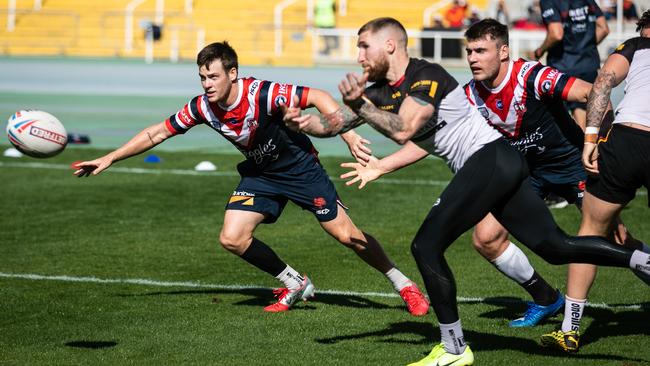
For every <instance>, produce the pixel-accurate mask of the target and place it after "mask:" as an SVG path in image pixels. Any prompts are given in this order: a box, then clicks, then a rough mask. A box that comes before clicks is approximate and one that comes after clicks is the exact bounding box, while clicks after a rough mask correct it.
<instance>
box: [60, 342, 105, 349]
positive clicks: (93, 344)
mask: <svg viewBox="0 0 650 366" xmlns="http://www.w3.org/2000/svg"><path fill="white" fill-rule="evenodd" d="M64 345H65V346H68V347H74V348H90V349H100V348H111V347H115V346H117V342H115V341H70V342H65V343H64Z"/></svg>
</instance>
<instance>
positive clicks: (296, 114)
mask: <svg viewBox="0 0 650 366" xmlns="http://www.w3.org/2000/svg"><path fill="white" fill-rule="evenodd" d="M291 104H292V107H290V106H288V105H287V104H286V103H282V104H280V111H281V112H282V121H283V122H284V124H285V126H287V128H289V129H290V130H292V131H295V132H300V131H301V130H302V129H303V128H304V127H305V126H306V125H307V124H308V123H309V118H310V117H311V116H310V115H305V116H303V115H302V111H301V110H300V99H298V96H297V95H294V96H293V103H291Z"/></svg>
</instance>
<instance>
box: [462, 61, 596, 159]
mask: <svg viewBox="0 0 650 366" xmlns="http://www.w3.org/2000/svg"><path fill="white" fill-rule="evenodd" d="M574 81H575V78H574V77H571V76H568V75H566V74H563V73H561V72H559V71H558V70H557V69H554V68H552V67H549V66H544V65H542V64H540V63H539V62H536V61H526V60H524V59H519V60H517V61H512V60H511V61H510V65H509V67H508V74H507V75H506V77H505V79H504V80H503V81H502V82H501V84H500V85H498V86H497V87H496V88H489V87H487V86H485V85H484V84H483V83H482V82H477V81H475V80H471V81H470V82H469V83H468V84H466V85H465V93H466V94H467V98H468V99H469V101H470V103H471V104H473V105H474V106H476V107H477V108H478V110H479V112H480V113H481V115H482V116H483V118H485V120H486V121H487V123H488V124H490V125H491V126H493V127H495V128H496V129H497V130H498V131H499V132H501V134H502V135H504V136H505V137H506V138H507V139H508V140H509V141H510V143H511V144H512V145H513V146H515V147H517V148H518V149H519V150H520V151H521V152H522V153H523V154H524V155H525V156H526V158H527V160H528V163H529V164H530V165H531V169H532V168H534V167H536V166H538V165H539V164H545V163H553V162H557V161H559V160H561V159H563V158H565V157H567V156H569V155H571V154H573V155H574V156H576V154H577V155H578V156H579V148H578V146H580V147H581V145H582V141H583V135H582V130H580V128H579V127H578V126H577V125H576V123H575V122H574V120H573V119H572V118H571V116H570V115H569V112H568V111H567V109H566V107H565V106H564V104H563V101H564V100H566V99H567V95H568V93H569V90H570V89H571V86H572V85H573V83H574Z"/></svg>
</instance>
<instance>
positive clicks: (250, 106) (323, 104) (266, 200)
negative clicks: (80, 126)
mask: <svg viewBox="0 0 650 366" xmlns="http://www.w3.org/2000/svg"><path fill="white" fill-rule="evenodd" d="M196 61H197V65H198V67H199V76H200V78H201V85H202V87H203V89H204V91H205V93H204V94H202V95H199V96H197V97H194V98H193V99H192V100H191V101H190V102H189V103H187V104H186V105H185V106H184V107H183V108H181V109H180V110H179V111H178V112H177V113H175V114H173V115H172V116H170V117H169V118H167V119H166V120H165V121H164V122H161V123H158V124H155V125H153V126H150V127H148V128H145V129H144V130H142V131H141V132H140V133H138V134H137V135H136V136H135V137H133V138H132V139H131V140H130V141H129V142H127V143H126V144H125V145H123V146H122V147H120V148H118V149H117V150H115V151H113V152H111V153H109V154H107V155H105V156H103V157H100V158H98V159H95V160H91V161H85V162H81V163H79V164H77V167H78V170H76V171H75V172H74V174H75V175H77V176H79V177H82V176H89V175H97V174H99V173H100V172H102V171H104V170H106V169H107V168H108V167H110V166H111V165H112V164H113V163H115V162H117V161H120V160H123V159H126V158H128V157H131V156H133V155H136V154H139V153H142V152H143V151H146V150H148V149H151V148H153V147H154V146H156V145H158V144H160V143H162V142H163V141H165V140H166V139H168V138H170V137H173V136H176V135H179V134H183V133H185V132H186V131H187V130H189V129H190V128H192V127H194V126H196V125H199V124H206V125H208V126H209V127H211V128H212V129H214V130H215V131H216V132H218V133H220V134H221V135H222V136H223V137H225V138H226V139H227V140H228V141H230V142H231V143H232V144H233V145H234V146H235V147H236V148H237V149H239V151H240V152H241V153H242V154H243V155H244V156H245V157H246V160H245V161H243V162H242V163H240V164H239V165H238V166H237V169H238V171H239V173H240V175H241V181H240V182H239V185H238V186H237V187H236V188H235V190H234V191H233V193H232V195H231V197H230V199H229V200H228V203H227V204H226V211H225V217H224V223H223V228H222V229H221V234H220V237H219V240H220V242H221V245H222V246H223V247H224V248H225V249H226V250H228V251H230V252H232V253H234V254H236V255H238V256H240V257H241V258H242V259H244V260H245V261H247V262H249V263H250V264H252V265H253V266H255V267H257V268H258V269H260V270H262V271H264V272H266V273H268V274H270V275H272V276H274V277H275V278H277V279H278V280H280V281H281V282H282V283H283V284H284V285H285V286H286V287H285V288H282V289H279V290H278V291H276V295H277V297H278V301H277V302H276V303H274V304H271V305H269V306H267V307H265V308H264V310H265V311H267V312H282V311H287V310H289V308H290V307H291V306H292V305H293V304H294V303H295V302H296V301H297V300H298V299H303V300H306V299H307V298H309V297H311V296H313V294H314V286H313V284H312V281H311V280H310V279H309V278H308V277H307V276H305V275H302V274H300V273H299V272H298V271H296V270H295V269H293V268H292V267H291V266H289V265H287V264H286V263H285V262H283V261H282V260H281V259H280V258H279V257H278V256H277V255H276V253H275V252H274V251H273V250H272V249H271V248H270V247H269V246H268V245H266V244H265V243H264V242H262V241H261V240H259V239H257V238H255V237H254V236H253V235H254V232H255V229H256V228H257V226H258V225H259V224H261V223H273V222H275V221H276V220H277V219H278V217H279V216H280V214H281V213H282V210H283V209H284V207H285V205H286V204H287V201H291V202H294V203H295V204H297V205H298V206H300V207H302V208H303V209H304V210H308V211H310V212H311V213H312V214H313V215H314V216H315V217H316V219H317V220H318V221H319V223H320V225H321V227H322V228H323V229H324V230H325V231H326V232H327V233H328V234H330V235H331V236H332V237H334V238H335V239H336V240H338V241H339V242H340V243H341V244H343V245H345V246H347V247H348V248H350V249H352V250H354V252H355V253H356V254H357V255H358V256H359V257H360V258H361V259H362V260H363V261H365V262H366V263H367V264H369V265H370V266H372V267H373V268H375V269H377V270H378V271H380V272H381V273H383V274H384V275H385V276H386V277H387V278H388V280H389V281H390V282H391V283H392V285H393V287H394V288H395V290H396V291H397V292H398V293H399V294H400V296H401V297H402V299H403V300H404V301H405V303H406V305H407V308H408V310H409V312H410V313H411V314H413V315H416V316H420V315H424V314H426V313H427V311H428V308H429V304H428V302H427V300H426V298H425V297H424V295H423V294H422V293H421V292H420V290H419V289H418V288H417V286H416V285H415V283H413V282H412V281H411V280H409V279H408V278H407V277H406V276H405V275H404V274H403V273H402V272H401V271H400V270H399V269H397V268H396V267H395V266H394V265H393V263H392V262H391V261H390V260H389V258H388V257H387V256H386V254H385V253H384V251H383V249H382V247H381V246H380V244H379V243H378V242H377V240H375V238H373V237H372V236H371V235H369V234H367V233H364V232H362V231H361V230H359V229H358V228H357V227H356V226H355V225H354V223H353V222H352V220H351V219H350V217H349V216H348V215H347V213H346V210H345V206H343V204H342V203H341V201H340V200H339V197H338V194H337V193H336V189H335V188H334V185H333V184H332V182H331V181H330V179H329V177H328V176H327V174H326V172H325V170H324V169H323V167H322V166H321V164H320V162H319V160H318V152H317V151H316V149H315V148H314V146H313V145H312V143H311V141H310V140H309V138H308V137H307V136H305V135H303V134H298V133H295V132H293V131H290V130H288V129H287V128H286V126H285V124H284V123H283V109H284V108H286V106H285V104H286V103H288V102H289V103H290V102H291V101H292V100H293V98H292V97H293V96H295V97H296V100H297V102H296V105H295V107H296V108H308V107H311V106H315V107H316V108H317V109H318V110H319V111H320V112H321V113H324V114H328V113H331V112H333V111H335V110H337V109H338V108H339V105H338V103H336V101H334V99H333V98H332V97H331V96H330V95H329V94H328V93H326V92H324V91H322V90H318V89H310V88H307V87H303V86H296V85H290V84H282V83H275V82H269V81H264V80H258V79H254V78H239V77H238V62H237V54H236V53H235V50H234V49H233V48H232V47H231V46H230V45H229V44H228V43H227V42H221V43H212V44H210V45H208V46H206V47H205V48H203V50H201V52H199V54H198V56H197V60H196ZM357 138H358V136H353V135H351V136H348V137H346V140H347V141H352V142H348V143H349V144H350V143H354V141H355V140H357ZM351 149H353V147H352V146H351ZM341 208H343V209H341Z"/></svg>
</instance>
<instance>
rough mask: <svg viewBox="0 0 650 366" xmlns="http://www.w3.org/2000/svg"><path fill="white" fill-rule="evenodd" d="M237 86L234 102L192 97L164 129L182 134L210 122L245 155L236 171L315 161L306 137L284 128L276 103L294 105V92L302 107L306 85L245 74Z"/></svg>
mask: <svg viewBox="0 0 650 366" xmlns="http://www.w3.org/2000/svg"><path fill="white" fill-rule="evenodd" d="M237 89H238V95H237V99H236V101H235V102H234V103H233V104H232V105H230V106H227V107H222V106H220V105H218V104H217V103H210V102H209V101H208V98H207V96H206V95H199V96H197V97H194V98H193V99H192V100H190V102H189V103H187V104H186V105H185V106H184V107H183V108H181V109H180V110H179V111H178V112H176V113H175V114H173V115H172V116H170V117H169V118H168V119H167V120H166V121H165V125H166V127H167V129H168V130H169V131H170V132H171V133H172V134H180V133H185V132H186V131H187V130H189V129H190V128H192V127H194V126H196V125H198V124H206V125H208V126H209V127H210V128H212V129H214V130H215V131H217V132H219V133H220V134H221V135H222V136H223V137H225V138H226V139H228V141H230V142H231V143H232V144H233V145H235V147H237V149H239V151H241V152H242V154H244V156H245V157H246V159H247V161H246V162H245V163H244V165H243V166H242V167H240V172H242V171H241V168H244V169H245V171H249V172H251V173H259V172H277V171H287V170H291V169H292V168H294V167H296V166H298V165H300V164H301V163H307V164H312V165H313V163H314V162H316V163H318V160H317V152H316V150H315V149H314V147H313V145H312V143H311V141H310V140H309V138H308V137H307V136H306V135H304V134H300V133H296V132H293V131H291V130H289V129H287V128H286V127H285V125H284V123H283V122H282V115H281V113H280V105H281V104H287V105H292V104H293V97H294V96H298V99H299V101H300V102H299V106H300V108H301V109H304V108H306V107H307V96H308V94H309V88H306V87H302V86H296V85H291V84H283V83H276V82H270V81H265V80H258V79H254V78H243V79H238V80H237Z"/></svg>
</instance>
